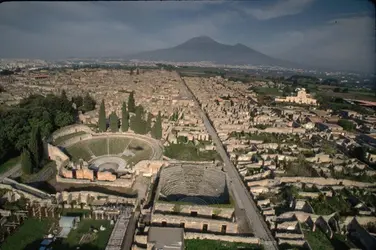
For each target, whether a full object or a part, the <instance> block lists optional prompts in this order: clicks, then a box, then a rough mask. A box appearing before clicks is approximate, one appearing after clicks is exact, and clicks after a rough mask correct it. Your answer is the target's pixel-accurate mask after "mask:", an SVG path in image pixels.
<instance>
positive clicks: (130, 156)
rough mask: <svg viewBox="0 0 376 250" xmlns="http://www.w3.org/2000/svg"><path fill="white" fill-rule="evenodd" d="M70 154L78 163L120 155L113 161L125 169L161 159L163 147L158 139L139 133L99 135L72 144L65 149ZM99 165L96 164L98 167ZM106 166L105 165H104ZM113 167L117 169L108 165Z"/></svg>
mask: <svg viewBox="0 0 376 250" xmlns="http://www.w3.org/2000/svg"><path fill="white" fill-rule="evenodd" d="M63 150H64V151H65V152H67V155H69V156H70V159H71V160H72V161H73V162H75V163H77V162H78V161H79V160H80V159H83V160H84V161H87V162H91V161H95V160H96V159H97V158H102V157H105V156H108V157H109V158H110V157H119V158H122V159H123V162H124V161H125V163H121V164H119V162H120V160H116V161H111V162H109V163H111V164H112V165H114V164H115V163H116V164H117V165H118V166H119V168H120V169H125V167H124V165H125V166H127V165H135V164H137V163H138V162H140V161H142V160H151V159H160V158H161V157H162V149H161V147H160V146H159V145H158V143H157V142H156V141H154V140H153V139H151V138H146V137H143V136H138V135H133V134H132V135H99V136H93V137H91V138H89V139H84V140H81V141H78V142H75V143H74V144H71V145H69V146H67V147H65V148H64V149H63ZM97 167H98V166H96V168H97ZM103 167H105V165H103ZM108 167H109V168H111V169H116V168H117V167H116V166H115V165H114V166H113V167H111V166H108Z"/></svg>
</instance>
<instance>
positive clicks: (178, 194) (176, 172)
mask: <svg viewBox="0 0 376 250" xmlns="http://www.w3.org/2000/svg"><path fill="white" fill-rule="evenodd" d="M160 176H161V177H160V184H159V185H160V191H159V193H160V196H159V197H160V198H161V199H164V200H166V201H184V202H189V203H195V204H200V205H203V204H218V203H227V202H228V200H229V194H228V189H227V185H226V174H225V173H224V172H222V171H221V170H219V169H217V168H215V167H214V165H213V166H211V167H207V164H206V165H202V164H199V165H193V164H174V165H172V166H169V167H166V168H163V169H162V172H161V174H160Z"/></svg>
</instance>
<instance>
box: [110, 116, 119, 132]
mask: <svg viewBox="0 0 376 250" xmlns="http://www.w3.org/2000/svg"><path fill="white" fill-rule="evenodd" d="M109 120H110V130H111V132H118V131H119V118H118V116H117V115H116V113H115V112H112V113H111V115H110V118H109Z"/></svg>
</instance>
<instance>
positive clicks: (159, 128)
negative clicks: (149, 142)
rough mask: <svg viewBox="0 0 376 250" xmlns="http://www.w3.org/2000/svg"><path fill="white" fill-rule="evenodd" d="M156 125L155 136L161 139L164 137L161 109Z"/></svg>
mask: <svg viewBox="0 0 376 250" xmlns="http://www.w3.org/2000/svg"><path fill="white" fill-rule="evenodd" d="M156 125H157V127H156V130H155V137H156V138H157V139H161V138H162V116H161V112H160V111H159V112H158V116H157V120H156Z"/></svg>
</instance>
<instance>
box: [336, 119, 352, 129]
mask: <svg viewBox="0 0 376 250" xmlns="http://www.w3.org/2000/svg"><path fill="white" fill-rule="evenodd" d="M338 125H339V126H341V127H342V128H343V129H344V130H346V131H354V130H355V128H356V125H355V124H354V123H352V122H351V121H349V120H346V119H340V120H339V121H338Z"/></svg>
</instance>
